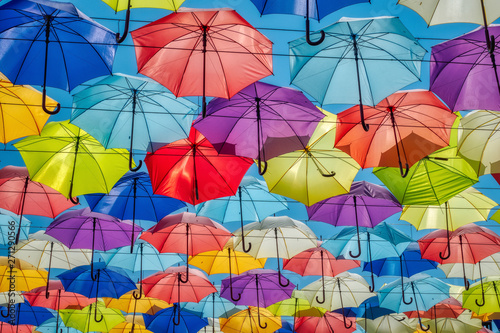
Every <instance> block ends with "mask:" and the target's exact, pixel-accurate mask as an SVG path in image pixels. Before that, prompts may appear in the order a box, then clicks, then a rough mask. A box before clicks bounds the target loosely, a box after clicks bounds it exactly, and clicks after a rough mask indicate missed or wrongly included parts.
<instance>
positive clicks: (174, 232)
mask: <svg viewBox="0 0 500 333" xmlns="http://www.w3.org/2000/svg"><path fill="white" fill-rule="evenodd" d="M140 238H141V239H143V240H145V241H146V242H148V243H150V244H151V245H153V246H154V247H155V248H156V249H157V250H158V251H160V253H165V252H173V253H185V254H186V255H187V256H190V255H191V256H194V255H197V254H198V253H202V252H206V251H213V250H222V249H223V248H224V245H225V244H226V243H227V241H228V240H229V239H230V238H231V233H230V232H229V231H228V230H227V229H226V228H224V227H223V226H222V225H220V224H219V223H217V222H214V221H212V220H210V219H209V218H207V217H203V216H196V214H193V213H179V214H175V215H168V216H165V217H164V218H163V219H161V220H160V221H159V222H158V223H157V224H156V225H155V226H153V227H151V228H150V229H148V230H147V231H145V232H144V233H143V234H142V235H141V237H140ZM186 261H187V260H186ZM186 269H187V271H186V280H185V281H188V280H189V266H186Z"/></svg>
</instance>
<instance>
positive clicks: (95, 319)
mask: <svg viewBox="0 0 500 333" xmlns="http://www.w3.org/2000/svg"><path fill="white" fill-rule="evenodd" d="M100 316H101V318H98V317H97V303H96V304H95V311H94V321H95V322H96V323H100V322H101V321H102V320H103V319H104V316H103V315H102V314H100Z"/></svg>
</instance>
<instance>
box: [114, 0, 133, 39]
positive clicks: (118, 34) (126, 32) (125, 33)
mask: <svg viewBox="0 0 500 333" xmlns="http://www.w3.org/2000/svg"><path fill="white" fill-rule="evenodd" d="M129 23H130V0H128V7H127V14H125V29H124V30H123V35H121V36H120V33H119V32H117V33H116V42H117V43H118V44H121V43H123V42H124V41H125V38H127V35H128V28H129Z"/></svg>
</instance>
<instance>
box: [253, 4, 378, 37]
mask: <svg viewBox="0 0 500 333" xmlns="http://www.w3.org/2000/svg"><path fill="white" fill-rule="evenodd" d="M251 1H252V3H253V4H254V5H255V7H257V9H258V10H259V13H260V14H261V15H267V14H292V15H299V16H303V17H305V18H306V41H307V43H308V44H309V45H313V46H314V45H319V44H321V43H322V42H323V41H324V40H325V32H324V31H322V30H321V31H319V33H320V38H319V39H318V40H316V41H312V40H311V37H310V34H311V29H310V23H309V18H313V19H316V20H318V21H319V20H321V19H322V18H323V17H325V16H326V15H328V14H330V13H333V12H335V11H337V10H339V9H341V8H344V7H346V6H350V5H354V4H356V3H361V2H370V1H369V0H353V1H335V2H332V1H321V0H306V1H305V2H304V1H298V0H295V1H287V2H282V1H279V0H271V1H268V0H251Z"/></svg>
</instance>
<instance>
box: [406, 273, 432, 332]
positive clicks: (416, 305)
mask: <svg viewBox="0 0 500 333" xmlns="http://www.w3.org/2000/svg"><path fill="white" fill-rule="evenodd" d="M410 283H411V290H412V292H413V297H414V298H415V308H416V309H417V316H418V323H419V325H420V329H421V330H422V331H425V332H427V331H428V330H430V328H431V325H427V327H426V326H424V325H423V324H422V318H421V317H420V311H419V310H418V302H417V295H416V293H415V285H414V284H413V282H410Z"/></svg>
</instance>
